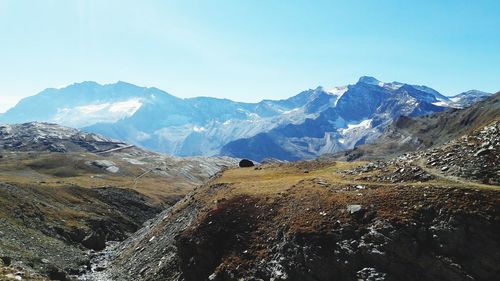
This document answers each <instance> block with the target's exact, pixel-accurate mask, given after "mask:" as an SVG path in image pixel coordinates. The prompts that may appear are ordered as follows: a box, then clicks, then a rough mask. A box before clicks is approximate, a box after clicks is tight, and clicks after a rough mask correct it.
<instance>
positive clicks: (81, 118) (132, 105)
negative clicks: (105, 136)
mask: <svg viewBox="0 0 500 281" xmlns="http://www.w3.org/2000/svg"><path fill="white" fill-rule="evenodd" d="M141 106H142V101H141V100H140V99H130V100H126V101H121V102H115V103H100V104H90V105H84V106H76V107H72V108H67V107H66V108H59V109H58V110H57V112H56V114H55V116H54V117H53V118H52V120H51V121H53V122H56V123H58V124H62V125H66V126H71V127H84V126H88V125H92V124H96V123H113V122H116V121H118V120H121V119H123V118H126V117H130V116H132V115H134V113H135V112H136V111H137V110H139V108H141Z"/></svg>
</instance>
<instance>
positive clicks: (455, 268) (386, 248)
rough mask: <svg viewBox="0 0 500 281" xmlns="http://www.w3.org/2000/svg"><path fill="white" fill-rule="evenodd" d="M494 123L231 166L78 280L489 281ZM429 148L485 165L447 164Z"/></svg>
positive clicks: (493, 255)
mask: <svg viewBox="0 0 500 281" xmlns="http://www.w3.org/2000/svg"><path fill="white" fill-rule="evenodd" d="M497 129H498V123H493V124H488V125H487V126H485V127H483V128H478V130H475V131H473V132H472V133H471V134H469V136H467V137H466V138H462V139H457V140H456V142H455V143H450V144H448V145H446V146H442V147H440V148H437V149H436V150H429V151H418V152H415V153H411V154H407V155H404V156H401V157H399V158H396V159H394V160H390V161H382V162H375V163H368V164H365V163H347V162H332V161H326V160H315V161H308V162H297V163H276V164H266V165H263V166H259V167H255V168H239V169H230V170H226V171H224V172H223V173H221V174H220V175H219V176H218V177H217V178H214V179H212V180H211V181H210V182H209V183H207V184H206V185H204V186H203V187H200V188H198V189H196V190H195V191H193V192H192V193H191V194H189V195H188V196H187V197H186V198H184V199H183V200H182V201H180V202H178V203H177V204H176V205H174V206H173V207H172V208H170V209H168V210H166V211H164V212H162V213H161V214H160V215H159V216H158V217H157V218H156V219H155V220H153V221H150V223H148V224H147V225H146V226H145V227H144V228H143V229H141V230H140V231H138V232H137V233H136V234H134V235H133V236H132V237H130V238H129V239H127V240H126V241H124V242H123V243H122V244H120V245H117V246H116V247H115V248H113V249H112V250H111V251H110V252H108V255H107V258H105V259H104V260H101V265H102V266H103V267H106V269H105V270H102V271H100V272H93V273H89V274H87V275H85V276H84V277H82V279H83V280H137V279H140V280H496V279H497V277H498V275H499V274H500V271H499V270H500V269H499V268H498V266H497V265H498V264H499V263H500V254H499V253H500V242H499V241H498V239H496V237H499V236H500V186H499V185H498V182H497V181H496V179H495V178H492V179H493V180H490V181H484V180H483V179H484V178H485V177H490V178H491V175H498V174H499V169H498V163H497V162H498V159H496V158H495V157H498V153H497V152H498V148H499V144H498V141H497V139H498V135H499V134H498V131H496V130H497ZM483 142H489V144H488V146H484V148H486V149H487V150H488V151H489V152H488V153H487V154H482V153H477V152H478V151H479V150H478V149H482V148H483V145H482V143H483ZM469 143H473V144H474V146H473V147H472V146H470V145H469ZM457 145H458V146H460V147H457ZM461 146H463V147H469V148H468V149H460V148H461ZM490 146H491V147H490ZM450 147H451V148H456V149H457V151H456V153H460V157H451V155H448V156H446V155H447V154H448V153H450V152H449V148H450ZM488 155H490V156H491V157H494V158H495V160H493V161H490V160H491V159H490V158H487V157H490V156H488ZM432 157H434V158H438V159H443V161H445V160H444V159H448V160H446V161H449V162H446V163H444V164H445V165H450V167H451V165H452V164H450V163H453V161H461V160H457V159H459V158H464V159H465V161H467V162H471V163H478V164H477V167H482V168H483V169H484V170H485V171H486V172H485V173H484V174H482V175H478V174H474V173H472V174H467V173H466V174H461V173H456V174H451V171H452V169H451V168H450V169H443V168H441V165H442V164H439V166H438V167H440V168H439V169H434V168H433V167H435V166H436V165H434V166H433V165H432V163H433V162H432V160H431V161H430V162H429V160H430V159H431V158H432ZM427 164H428V165H429V166H428V165H427ZM471 165H473V166H475V165H476V164H471ZM472 170H474V169H472Z"/></svg>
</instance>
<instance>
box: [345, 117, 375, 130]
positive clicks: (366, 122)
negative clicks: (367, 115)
mask: <svg viewBox="0 0 500 281" xmlns="http://www.w3.org/2000/svg"><path fill="white" fill-rule="evenodd" d="M372 121H373V119H366V120H363V121H361V122H359V123H358V124H347V130H352V129H356V128H361V129H368V128H370V127H371V126H372Z"/></svg>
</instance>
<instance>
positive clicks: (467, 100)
mask: <svg viewBox="0 0 500 281" xmlns="http://www.w3.org/2000/svg"><path fill="white" fill-rule="evenodd" d="M491 95H492V94H491V93H486V92H482V91H478V90H470V91H467V92H464V93H461V94H458V95H456V96H453V97H450V101H451V103H450V106H452V107H458V108H463V107H468V106H471V105H473V104H474V103H476V102H478V101H482V100H484V99H486V98H488V97H489V96H491Z"/></svg>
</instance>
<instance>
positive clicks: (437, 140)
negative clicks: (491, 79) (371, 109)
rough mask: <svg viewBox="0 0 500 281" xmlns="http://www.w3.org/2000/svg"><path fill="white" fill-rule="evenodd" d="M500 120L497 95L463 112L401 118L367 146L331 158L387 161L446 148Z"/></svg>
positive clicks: (444, 112)
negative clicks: (478, 129)
mask: <svg viewBox="0 0 500 281" xmlns="http://www.w3.org/2000/svg"><path fill="white" fill-rule="evenodd" d="M499 116H500V92H499V93H496V94H494V95H492V96H490V95H488V98H486V99H484V100H482V101H479V102H477V103H475V104H474V105H472V106H470V107H467V108H463V109H457V108H451V109H448V110H446V111H443V112H438V113H434V114H432V115H428V116H420V117H416V118H411V117H406V116H402V117H399V118H397V119H396V120H395V121H394V122H393V123H392V124H391V125H389V126H388V127H387V128H386V129H385V131H384V133H383V134H382V135H381V136H380V137H379V138H378V139H376V140H375V141H373V142H372V143H370V144H365V145H361V146H358V147H356V148H354V149H352V150H347V151H345V152H339V153H337V154H335V155H333V158H335V159H337V160H349V161H352V160H355V159H356V160H363V159H370V160H374V159H387V158H390V157H394V156H398V155H401V154H403V153H408V152H412V151H415V150H419V149H426V148H431V147H434V146H438V145H442V144H445V143H447V142H449V141H451V140H452V139H454V138H457V137H459V136H460V135H463V134H465V133H468V132H470V131H472V130H473V129H475V128H478V127H481V126H484V125H486V124H488V123H490V122H493V121H494V120H497V119H498V118H499Z"/></svg>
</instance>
